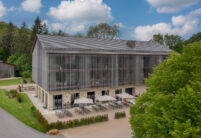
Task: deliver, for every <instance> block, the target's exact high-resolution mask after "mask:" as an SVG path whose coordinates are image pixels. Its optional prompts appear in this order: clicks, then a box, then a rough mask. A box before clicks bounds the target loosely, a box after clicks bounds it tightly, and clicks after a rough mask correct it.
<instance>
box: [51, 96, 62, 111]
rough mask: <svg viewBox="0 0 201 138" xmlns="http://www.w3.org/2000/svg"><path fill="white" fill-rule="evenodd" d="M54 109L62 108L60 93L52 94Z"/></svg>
mask: <svg viewBox="0 0 201 138" xmlns="http://www.w3.org/2000/svg"><path fill="white" fill-rule="evenodd" d="M53 101H54V102H53V103H54V110H56V109H62V95H54V96H53Z"/></svg>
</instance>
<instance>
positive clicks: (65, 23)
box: [0, 0, 201, 40]
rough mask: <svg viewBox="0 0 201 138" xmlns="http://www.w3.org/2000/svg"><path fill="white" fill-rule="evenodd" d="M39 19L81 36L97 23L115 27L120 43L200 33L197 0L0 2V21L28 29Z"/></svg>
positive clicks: (200, 5) (55, 28) (52, 28)
mask: <svg viewBox="0 0 201 138" xmlns="http://www.w3.org/2000/svg"><path fill="white" fill-rule="evenodd" d="M36 16H39V17H40V18H41V20H42V21H43V22H46V23H47V24H48V27H49V30H50V31H58V30H59V29H61V30H63V31H65V32H67V33H70V34H74V33H76V32H81V33H85V32H86V30H87V29H88V27H89V26H90V25H94V24H97V23H100V22H108V23H110V24H117V25H119V27H120V30H121V32H122V35H121V37H122V39H136V40H150V39H151V37H152V35H153V34H157V33H161V34H167V33H168V34H178V35H180V36H182V37H183V38H188V37H189V36H191V35H192V34H194V33H197V32H199V31H201V29H200V28H201V0H0V21H5V22H9V21H12V22H13V23H14V24H16V25H17V26H20V25H21V23H22V22H23V21H26V23H27V24H28V27H29V28H31V26H32V24H33V21H34V19H35V18H36Z"/></svg>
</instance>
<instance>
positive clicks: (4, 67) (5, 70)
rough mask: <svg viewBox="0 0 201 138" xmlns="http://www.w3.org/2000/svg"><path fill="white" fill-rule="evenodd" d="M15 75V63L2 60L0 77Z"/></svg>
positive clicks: (0, 62)
mask: <svg viewBox="0 0 201 138" xmlns="http://www.w3.org/2000/svg"><path fill="white" fill-rule="evenodd" d="M11 77H15V65H13V64H8V63H5V62H3V61H0V78H11Z"/></svg>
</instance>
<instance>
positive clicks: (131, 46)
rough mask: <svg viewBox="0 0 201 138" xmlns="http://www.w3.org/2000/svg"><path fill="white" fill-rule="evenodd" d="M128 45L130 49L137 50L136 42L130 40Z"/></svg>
mask: <svg viewBox="0 0 201 138" xmlns="http://www.w3.org/2000/svg"><path fill="white" fill-rule="evenodd" d="M126 44H127V46H128V47H130V48H135V41H132V40H130V41H127V42H126Z"/></svg>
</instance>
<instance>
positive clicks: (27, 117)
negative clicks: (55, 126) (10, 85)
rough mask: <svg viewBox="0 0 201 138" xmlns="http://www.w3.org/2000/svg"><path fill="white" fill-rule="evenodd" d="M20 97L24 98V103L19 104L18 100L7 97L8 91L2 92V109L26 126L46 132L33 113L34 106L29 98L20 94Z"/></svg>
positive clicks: (0, 105) (0, 103) (0, 92)
mask: <svg viewBox="0 0 201 138" xmlns="http://www.w3.org/2000/svg"><path fill="white" fill-rule="evenodd" d="M20 96H21V98H22V103H18V102H17V99H16V98H13V99H9V98H8V96H6V91H5V90H0V107H1V108H3V109H4V110H6V111H7V112H8V113H10V114H11V115H13V116H14V117H16V118H17V119H18V120H20V121H21V122H23V123H24V124H26V125H28V126H30V127H32V128H34V129H36V130H38V131H41V132H45V130H44V129H43V128H42V125H41V124H40V122H39V121H38V120H37V119H36V118H35V117H34V116H33V114H32V112H31V107H32V106H33V104H32V102H31V101H30V100H29V98H28V96H27V95H26V94H20Z"/></svg>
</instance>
